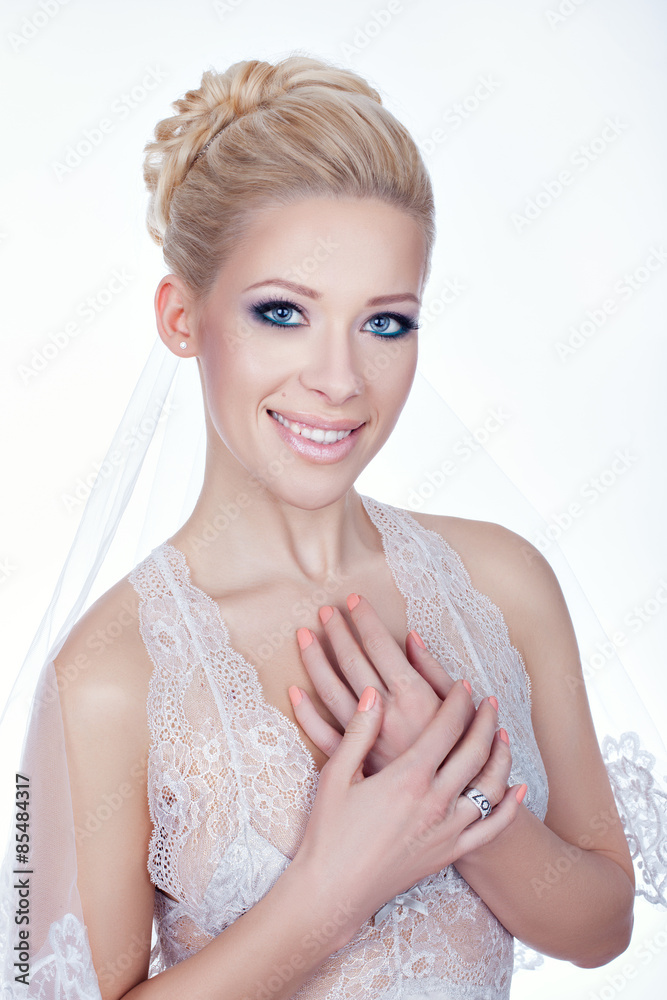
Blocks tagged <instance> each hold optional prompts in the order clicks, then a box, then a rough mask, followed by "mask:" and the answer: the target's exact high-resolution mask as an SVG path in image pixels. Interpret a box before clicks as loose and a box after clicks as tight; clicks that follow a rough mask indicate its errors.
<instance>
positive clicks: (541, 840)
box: [422, 515, 634, 968]
mask: <svg viewBox="0 0 667 1000" xmlns="http://www.w3.org/2000/svg"><path fill="white" fill-rule="evenodd" d="M422 517H423V515H422ZM428 520H429V521H436V518H430V517H429V518H428ZM459 520H460V519H448V522H449V523H448V538H447V540H448V541H449V542H450V544H452V545H453V547H454V548H456V549H457V551H458V552H459V554H460V555H461V558H462V559H463V561H464V563H465V565H466V567H467V569H468V571H469V573H470V576H471V579H472V583H473V586H475V587H476V588H477V589H478V590H480V591H482V592H483V593H485V594H487V595H488V596H489V597H490V598H491V600H493V601H494V603H496V604H497V605H498V607H499V608H500V609H501V611H502V612H503V615H504V617H505V621H506V623H507V625H508V630H509V633H510V640H511V642H512V643H513V645H515V646H516V647H517V649H519V651H520V652H521V653H522V656H523V658H524V662H525V664H526V667H527V670H528V673H529V675H530V678H531V687H532V721H533V728H534V732H535V737H536V740H537V744H538V747H539V749H540V752H541V755H542V759H543V762H544V766H545V769H546V772H547V777H548V781H549V808H548V812H547V815H546V817H545V820H544V823H541V822H540V821H539V820H538V819H537V818H536V817H535V816H534V815H533V814H532V813H530V812H529V810H528V809H527V808H526V807H525V806H521V807H520V808H519V815H518V817H517V820H516V822H515V823H514V824H513V825H512V829H511V832H510V831H508V832H507V833H506V834H503V835H501V836H499V837H498V838H496V840H495V841H494V842H493V843H491V844H488V845H486V846H484V847H482V848H480V849H478V850H476V851H473V852H471V853H470V854H468V855H466V856H464V857H462V858H460V859H459V860H458V861H457V862H456V867H457V868H458V870H459V871H460V873H461V874H462V875H463V877H464V878H465V879H466V881H467V882H468V883H469V884H470V885H471V886H472V887H473V888H474V889H475V891H476V892H477V893H478V895H480V896H481V898H482V899H483V900H484V902H485V903H486V904H487V905H488V906H489V908H490V909H491V910H492V911H493V912H494V913H495V914H496V916H497V917H498V919H499V920H500V921H501V922H502V923H503V924H504V925H505V927H507V929H508V930H509V931H510V932H511V933H512V934H514V935H515V936H516V937H518V938H520V939H521V940H522V941H525V942H526V943H527V944H528V945H530V946H531V947H534V948H536V949H537V950H538V951H541V952H544V953H545V954H547V955H552V956H554V957H556V958H561V959H567V960H569V961H571V962H573V963H574V964H575V965H579V966H582V967H584V968H592V967H595V966H598V965H603V964H605V963H606V962H609V961H611V959H612V958H615V957H616V956H617V955H619V954H620V953H621V952H622V951H624V950H625V949H626V948H627V946H628V944H629V940H630V935H631V931H632V910H633V902H634V872H633V867H632V861H631V858H630V853H629V850H628V846H627V843H626V840H625V835H624V832H623V826H622V824H621V821H620V819H619V816H618V813H617V809H616V806H615V802H614V798H613V795H612V792H611V788H610V785H609V780H608V778H607V773H606V769H605V766H604V762H603V760H602V757H601V754H600V750H599V747H598V743H597V739H596V736H595V731H594V728H593V723H592V719H591V715H590V710H589V707H588V700H587V698H586V689H585V685H584V680H583V675H582V671H581V664H580V659H579V652H578V648H577V642H576V638H575V634H574V629H573V626H572V622H571V619H570V616H569V613H568V610H567V606H566V604H565V600H564V597H563V594H562V591H561V589H560V586H559V584H558V581H557V579H556V576H555V574H554V572H553V570H552V569H551V567H550V566H549V563H548V562H547V560H546V559H545V558H544V557H543V556H542V555H541V553H540V552H539V551H538V550H537V549H536V548H535V547H534V546H532V545H530V543H528V542H527V541H526V540H525V539H524V538H522V537H521V536H519V535H517V534H515V533H514V532H512V531H509V530H508V529H506V528H503V527H502V526H500V525H496V524H491V523H487V522H468V526H467V527H464V526H463V525H461V526H460V528H459V530H458V531H457V530H456V526H454V531H452V524H451V522H452V521H459ZM437 521H438V522H440V519H439V518H438V519H437ZM426 526H427V527H432V528H433V529H434V530H438V529H437V528H436V527H435V525H433V524H427V525H426ZM471 530H473V531H474V532H475V535H474V537H473V536H472V535H471ZM499 697H500V698H502V693H501V692H499Z"/></svg>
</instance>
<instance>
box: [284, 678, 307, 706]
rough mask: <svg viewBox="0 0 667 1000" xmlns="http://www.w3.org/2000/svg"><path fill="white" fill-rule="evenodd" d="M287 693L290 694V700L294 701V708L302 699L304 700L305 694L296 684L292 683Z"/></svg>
mask: <svg viewBox="0 0 667 1000" xmlns="http://www.w3.org/2000/svg"><path fill="white" fill-rule="evenodd" d="M287 693H288V695H289V700H290V701H291V702H292V705H293V706H294V708H296V706H297V705H298V704H299V702H300V701H303V695H302V694H301V692H300V691H299V689H298V687H297V686H296V684H292V685H291V686H290V687H288V688H287Z"/></svg>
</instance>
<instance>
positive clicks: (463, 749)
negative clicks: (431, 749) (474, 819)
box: [435, 689, 498, 809]
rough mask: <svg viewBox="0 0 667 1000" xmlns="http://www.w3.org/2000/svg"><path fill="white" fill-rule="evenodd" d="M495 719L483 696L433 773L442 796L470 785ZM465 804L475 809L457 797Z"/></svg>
mask: <svg viewBox="0 0 667 1000" xmlns="http://www.w3.org/2000/svg"><path fill="white" fill-rule="evenodd" d="M452 690H454V689H452ZM450 697H451V695H450ZM497 722H498V715H497V712H496V708H495V705H494V704H493V703H492V702H491V701H489V699H488V698H483V699H482V701H481V702H480V703H479V706H478V708H477V711H476V712H475V716H474V718H473V720H472V722H471V723H470V725H469V727H468V729H467V730H466V732H465V734H464V735H463V736H462V738H461V739H460V740H459V742H458V743H457V745H456V746H455V747H454V749H453V750H452V751H451V753H450V754H449V756H448V757H447V760H446V761H445V762H444V764H443V765H442V767H441V768H440V770H439V771H438V774H437V775H436V782H435V784H436V787H438V788H439V789H441V790H442V793H443V794H444V795H449V796H458V795H460V794H461V792H462V791H463V790H464V789H465V788H468V786H469V785H471V784H474V780H473V779H475V778H476V776H477V775H479V773H480V771H481V770H482V769H483V768H484V767H485V766H486V764H487V762H488V760H489V757H490V755H491V749H492V747H493V744H494V737H495V732H496V725H497ZM468 804H469V806H470V808H472V809H474V808H475V806H474V804H473V803H472V802H470V803H468V800H466V799H461V800H460V805H461V808H464V807H465V806H467V805H468Z"/></svg>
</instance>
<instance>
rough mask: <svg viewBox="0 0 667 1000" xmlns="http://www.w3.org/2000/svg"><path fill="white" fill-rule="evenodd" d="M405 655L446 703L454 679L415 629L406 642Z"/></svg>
mask: <svg viewBox="0 0 667 1000" xmlns="http://www.w3.org/2000/svg"><path fill="white" fill-rule="evenodd" d="M420 643H422V645H420ZM405 653H406V656H407V658H408V662H409V663H410V665H411V666H412V667H413V669H414V670H416V671H417V673H418V674H419V675H420V677H423V678H424V680H425V681H426V682H427V683H428V684H430V685H431V687H432V688H433V690H434V691H435V693H436V694H437V695H438V697H439V698H440V699H441V700H443V701H444V699H445V698H446V697H447V695H448V694H449V692H450V691H451V689H452V687H453V685H454V678H453V677H451V676H450V674H449V673H448V672H447V669H446V668H445V667H444V666H443V665H442V664H441V663H440V661H439V660H436V658H435V656H433V654H432V653H431V652H430V651H429V650H428V649H427V648H426V647H425V646H424V645H423V640H422V639H421V637H420V636H418V633H417V632H416V631H415V630H414V629H413V630H412V632H409V633H408V636H407V638H406V640H405Z"/></svg>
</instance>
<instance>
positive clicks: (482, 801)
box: [462, 788, 492, 819]
mask: <svg viewBox="0 0 667 1000" xmlns="http://www.w3.org/2000/svg"><path fill="white" fill-rule="evenodd" d="M462 794H463V795H465V796H466V798H468V799H470V801H471V802H474V803H475V805H476V806H477V808H478V809H479V811H480V813H481V814H482V819H486V817H487V816H488V815H489V813H490V812H491V809H492V806H491V803H490V802H489V800H488V799H487V797H486V795H485V794H484V792H480V790H479V788H467V789H466V790H465V792H463V793H462Z"/></svg>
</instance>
